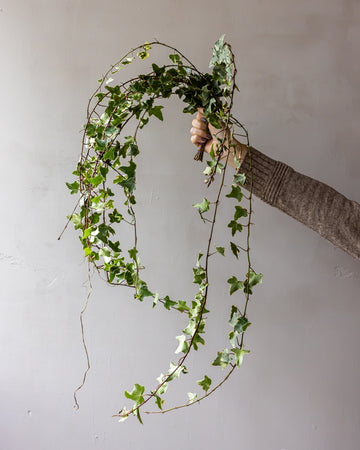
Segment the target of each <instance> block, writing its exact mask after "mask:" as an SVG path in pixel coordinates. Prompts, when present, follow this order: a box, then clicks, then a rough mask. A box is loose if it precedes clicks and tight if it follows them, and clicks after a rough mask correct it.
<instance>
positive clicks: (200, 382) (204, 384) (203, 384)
mask: <svg viewBox="0 0 360 450" xmlns="http://www.w3.org/2000/svg"><path fill="white" fill-rule="evenodd" d="M197 384H198V385H199V386H201V387H202V388H203V389H204V391H205V392H207V391H208V390H209V388H210V385H211V379H210V378H209V377H208V376H207V375H205V376H204V378H203V379H202V380H198V381H197Z"/></svg>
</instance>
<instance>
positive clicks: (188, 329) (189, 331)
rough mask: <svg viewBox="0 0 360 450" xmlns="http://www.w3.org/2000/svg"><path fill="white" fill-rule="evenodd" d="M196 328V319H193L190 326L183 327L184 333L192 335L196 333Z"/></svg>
mask: <svg viewBox="0 0 360 450" xmlns="http://www.w3.org/2000/svg"><path fill="white" fill-rule="evenodd" d="M195 328H196V322H195V320H194V319H191V320H190V322H189V324H188V326H187V327H186V328H184V329H183V333H185V334H187V335H189V336H192V335H193V334H194V331H195Z"/></svg>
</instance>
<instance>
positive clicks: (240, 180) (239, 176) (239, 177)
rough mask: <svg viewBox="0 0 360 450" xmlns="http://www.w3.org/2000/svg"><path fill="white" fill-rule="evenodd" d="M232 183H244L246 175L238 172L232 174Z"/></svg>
mask: <svg viewBox="0 0 360 450" xmlns="http://www.w3.org/2000/svg"><path fill="white" fill-rule="evenodd" d="M233 183H234V184H236V183H240V184H242V185H244V184H245V183H246V176H245V174H244V173H238V174H236V175H235V176H234V181H233Z"/></svg>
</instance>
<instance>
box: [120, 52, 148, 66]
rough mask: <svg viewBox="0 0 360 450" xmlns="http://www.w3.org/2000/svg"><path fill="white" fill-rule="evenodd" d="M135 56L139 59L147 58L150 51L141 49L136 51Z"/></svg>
mask: <svg viewBox="0 0 360 450" xmlns="http://www.w3.org/2000/svg"><path fill="white" fill-rule="evenodd" d="M137 56H138V57H139V58H140V59H146V58H148V57H149V56H150V53H148V52H146V51H145V50H144V51H141V52H137ZM123 64H124V63H123Z"/></svg>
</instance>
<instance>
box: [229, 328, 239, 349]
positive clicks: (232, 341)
mask: <svg viewBox="0 0 360 450" xmlns="http://www.w3.org/2000/svg"><path fill="white" fill-rule="evenodd" d="M237 335H238V333H235V331H230V333H229V341H230V344H231V345H232V346H233V347H235V345H236V336H237Z"/></svg>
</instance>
